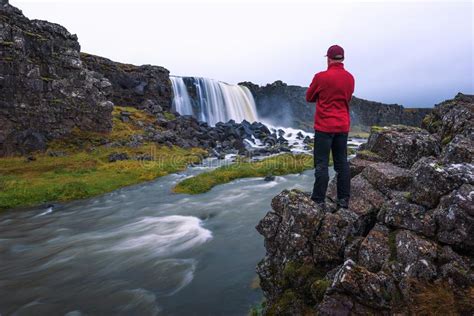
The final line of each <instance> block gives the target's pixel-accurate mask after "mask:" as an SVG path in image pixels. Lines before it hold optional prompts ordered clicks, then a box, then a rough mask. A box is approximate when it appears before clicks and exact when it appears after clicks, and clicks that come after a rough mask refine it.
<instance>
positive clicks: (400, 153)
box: [257, 94, 474, 315]
mask: <svg viewBox="0 0 474 316" xmlns="http://www.w3.org/2000/svg"><path fill="white" fill-rule="evenodd" d="M473 115H474V99H473V96H467V95H461V94H459V95H458V96H456V98H455V99H453V100H449V101H446V102H443V103H441V104H440V105H438V106H436V107H435V109H434V110H433V113H432V114H431V115H430V117H429V118H428V119H426V120H425V126H426V127H427V128H428V131H427V130H424V129H419V128H411V127H403V126H393V127H390V128H379V129H373V130H372V133H371V135H370V137H369V140H368V142H367V144H366V145H365V148H364V150H363V151H361V152H359V153H358V154H357V157H356V158H354V159H353V160H352V161H351V162H350V164H351V171H354V174H353V178H352V180H351V188H352V197H351V200H350V203H349V208H348V209H342V208H340V209H338V208H336V206H335V203H334V202H335V188H336V183H335V179H333V180H332V181H331V183H330V186H329V190H328V199H327V201H328V203H327V207H326V208H325V209H321V208H320V206H319V205H316V204H315V203H314V202H313V201H312V200H311V199H310V196H309V194H308V193H304V192H301V191H297V190H292V191H287V190H285V191H283V192H282V193H280V194H279V195H278V196H276V197H275V198H274V199H273V201H272V209H273V210H272V211H270V212H268V213H267V215H266V216H265V217H264V218H263V219H262V220H261V221H260V223H259V224H258V226H257V230H258V231H259V232H260V233H261V234H262V235H263V236H264V239H265V248H266V256H265V258H264V259H263V260H262V261H261V262H260V263H259V264H258V267H257V273H258V275H259V277H260V280H261V282H260V283H261V287H262V290H263V292H264V294H265V297H266V300H267V301H266V303H265V309H264V312H265V314H268V315H302V314H305V315H313V314H318V315H367V314H371V315H394V314H416V315H418V314H420V315H457V314H464V315H470V314H472V313H473V312H474V303H473V302H474V297H473V293H474V271H473V266H474V208H473V205H474V203H473V202H474V201H473V199H474V164H473V161H472V158H473V157H472V154H470V150H472V148H473V147H474V133H473V127H474V120H473V119H472V118H473ZM447 137H448V138H447ZM460 138H462V141H459V139H460ZM454 148H455V149H454ZM471 153H472V152H471ZM366 158H370V160H368V159H366Z"/></svg>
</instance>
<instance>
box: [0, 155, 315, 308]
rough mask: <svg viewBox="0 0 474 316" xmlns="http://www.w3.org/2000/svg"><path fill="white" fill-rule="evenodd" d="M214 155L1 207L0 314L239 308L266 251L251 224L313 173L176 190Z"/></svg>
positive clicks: (250, 298)
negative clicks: (75, 194) (152, 175)
mask: <svg viewBox="0 0 474 316" xmlns="http://www.w3.org/2000/svg"><path fill="white" fill-rule="evenodd" d="M215 162H216V160H207V161H205V162H204V164H203V165H201V166H198V167H191V168H188V169H187V170H186V171H184V172H181V173H177V174H171V175H168V176H165V177H162V178H159V179H157V180H155V181H152V182H148V183H144V184H141V185H136V186H131V187H127V188H123V189H120V190H117V191H114V192H112V193H109V194H105V195H102V196H99V197H96V198H91V199H87V200H80V201H74V202H70V203H65V204H62V205H56V206H55V207H54V208H53V209H44V208H42V209H33V210H28V211H8V212H4V213H2V214H1V215H0V258H1V263H0V298H1V299H0V314H1V315H10V314H13V313H15V314H17V315H64V314H67V313H69V314H68V315H69V316H73V315H155V314H163V315H246V314H247V313H248V311H249V309H250V308H251V306H253V305H254V304H257V303H259V302H260V301H261V299H262V294H261V291H260V290H259V289H253V288H251V283H252V281H253V280H254V279H255V277H256V273H255V266H256V264H257V262H258V261H259V260H260V259H261V258H262V257H263V256H264V254H265V249H264V247H263V239H262V238H261V236H260V235H259V234H258V233H257V231H256V230H255V226H256V224H257V223H258V221H259V220H260V219H261V218H262V217H263V216H264V215H265V213H266V212H267V211H269V210H270V201H271V199H272V197H273V196H275V195H276V194H278V193H279V192H281V191H282V190H283V189H290V188H299V189H302V190H306V191H309V190H310V189H311V186H312V182H313V171H312V170H309V171H306V172H304V173H302V174H295V175H287V176H282V177H277V178H276V180H275V181H272V182H265V181H263V180H262V179H261V178H251V179H240V180H237V181H233V182H231V183H228V184H224V185H220V186H217V187H215V188H213V189H212V190H211V191H210V192H207V193H204V194H200V195H194V196H190V195H182V194H173V193H172V192H171V188H172V187H173V186H174V185H175V184H176V183H177V182H178V181H180V180H182V179H183V178H185V177H188V176H191V175H194V174H197V173H200V172H203V171H206V170H209V169H210V168H212V167H215V166H212V165H215Z"/></svg>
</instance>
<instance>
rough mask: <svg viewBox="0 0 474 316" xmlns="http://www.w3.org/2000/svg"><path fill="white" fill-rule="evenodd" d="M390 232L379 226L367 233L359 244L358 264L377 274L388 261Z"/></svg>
mask: <svg viewBox="0 0 474 316" xmlns="http://www.w3.org/2000/svg"><path fill="white" fill-rule="evenodd" d="M389 232H390V230H389V229H388V228H387V227H385V226H383V225H380V224H377V225H375V227H374V228H373V229H372V230H371V231H370V232H369V234H368V235H367V236H366V237H365V238H364V240H363V241H362V243H361V244H360V248H359V253H358V261H357V262H358V263H359V264H360V265H362V266H364V267H365V268H367V269H368V270H369V271H371V272H378V271H380V270H381V269H382V266H383V264H384V263H385V262H387V261H388V260H389V259H390V254H391V253H390V246H389Z"/></svg>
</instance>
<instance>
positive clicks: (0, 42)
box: [0, 41, 15, 46]
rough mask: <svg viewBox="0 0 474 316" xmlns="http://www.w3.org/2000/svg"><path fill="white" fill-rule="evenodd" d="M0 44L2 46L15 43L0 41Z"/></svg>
mask: <svg viewBox="0 0 474 316" xmlns="http://www.w3.org/2000/svg"><path fill="white" fill-rule="evenodd" d="M0 45H3V46H13V45H15V42H8V41H0Z"/></svg>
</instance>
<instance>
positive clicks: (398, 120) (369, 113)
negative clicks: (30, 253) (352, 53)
mask: <svg viewBox="0 0 474 316" xmlns="http://www.w3.org/2000/svg"><path fill="white" fill-rule="evenodd" d="M239 84H240V85H244V86H246V87H248V88H249V89H250V91H251V92H252V94H253V96H254V98H255V103H256V105H257V111H258V114H259V116H260V118H262V119H265V120H268V121H270V122H273V123H274V124H275V125H280V126H290V127H294V128H300V129H303V130H306V131H312V130H313V117H314V104H310V103H307V102H306V99H305V95H306V90H307V88H305V87H300V86H292V85H287V84H286V83H284V82H282V81H275V82H274V83H272V84H267V85H266V86H262V87H260V86H258V85H256V84H253V83H251V82H242V83H239ZM350 107H351V108H350V110H351V121H352V127H353V128H356V129H362V130H366V129H367V128H368V127H370V126H373V125H377V126H388V125H393V124H403V125H409V126H420V125H421V122H422V120H423V118H424V117H425V116H426V115H427V114H428V113H430V111H431V109H422V108H419V109H418V108H417V109H415V108H404V107H403V106H401V105H398V104H384V103H379V102H373V101H367V100H364V99H359V98H357V97H353V98H352V100H351V104H350Z"/></svg>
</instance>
